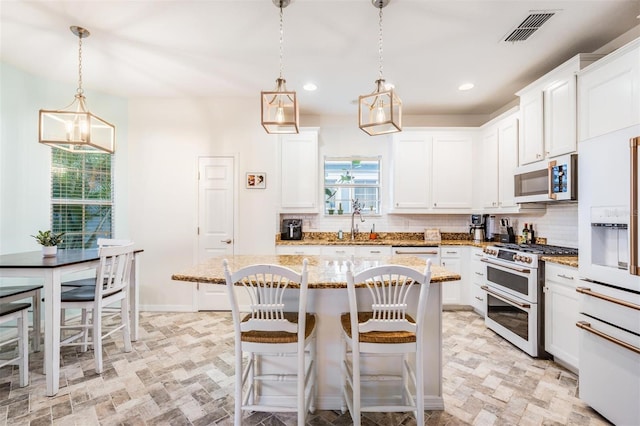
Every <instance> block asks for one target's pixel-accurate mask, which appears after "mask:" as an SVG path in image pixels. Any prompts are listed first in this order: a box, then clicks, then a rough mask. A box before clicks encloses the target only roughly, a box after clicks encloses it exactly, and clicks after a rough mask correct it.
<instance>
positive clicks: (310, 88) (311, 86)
mask: <svg viewBox="0 0 640 426" xmlns="http://www.w3.org/2000/svg"><path fill="white" fill-rule="evenodd" d="M302 88H303V89H304V90H306V91H308V92H313V91H314V90H316V89H317V88H318V86H316V85H315V84H313V83H307V84H305V85H304V86H302Z"/></svg>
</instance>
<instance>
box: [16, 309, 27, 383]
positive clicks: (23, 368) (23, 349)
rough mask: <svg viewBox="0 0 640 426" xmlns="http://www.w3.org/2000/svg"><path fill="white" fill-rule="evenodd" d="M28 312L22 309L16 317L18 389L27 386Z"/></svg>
mask: <svg viewBox="0 0 640 426" xmlns="http://www.w3.org/2000/svg"><path fill="white" fill-rule="evenodd" d="M27 315H28V310H27V309H24V310H23V311H22V314H21V315H20V316H19V317H18V356H19V357H20V360H19V364H18V371H19V374H20V387H25V386H27V385H28V384H29V327H28V324H29V319H28V316H27Z"/></svg>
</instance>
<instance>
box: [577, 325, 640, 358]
mask: <svg viewBox="0 0 640 426" xmlns="http://www.w3.org/2000/svg"><path fill="white" fill-rule="evenodd" d="M576 326H577V327H578V328H581V329H583V330H585V331H588V332H589V333H591V334H595V335H596V336H598V337H601V338H603V339H605V340H608V341H610V342H611V343H615V344H616V345H618V346H622V347H623V348H625V349H628V350H630V351H632V352H635V353H637V354H640V348H638V347H636V346H633V345H630V344H629V343H627V342H624V341H622V340H620V339H616V338H615V337H613V336H609V335H608V334H605V333H603V332H602V331H600V330H596V329H595V328H593V327H591V324H589V323H588V322H586V321H578V322H577V323H576Z"/></svg>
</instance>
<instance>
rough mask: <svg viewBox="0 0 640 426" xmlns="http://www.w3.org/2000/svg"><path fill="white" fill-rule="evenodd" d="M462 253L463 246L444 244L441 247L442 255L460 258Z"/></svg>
mask: <svg viewBox="0 0 640 426" xmlns="http://www.w3.org/2000/svg"><path fill="white" fill-rule="evenodd" d="M461 253H462V248H461V247H449V246H443V247H442V248H441V249H440V257H450V258H451V257H453V258H459V257H460V256H461Z"/></svg>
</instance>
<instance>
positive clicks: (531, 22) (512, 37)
mask: <svg viewBox="0 0 640 426" xmlns="http://www.w3.org/2000/svg"><path fill="white" fill-rule="evenodd" d="M555 14H556V12H540V11H536V12H533V13H531V14H530V15H529V16H527V17H526V18H524V21H522V22H521V23H520V24H518V25H517V26H516V27H515V28H514V29H513V30H512V31H511V32H510V33H509V35H508V36H507V37H506V38H505V39H504V41H510V42H516V41H525V40H526V39H528V38H529V37H531V36H532V35H533V33H535V32H536V31H538V29H539V28H540V27H541V26H542V24H544V23H545V22H547V21H548V20H549V19H550V18H551V17H552V16H553V15H555Z"/></svg>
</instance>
